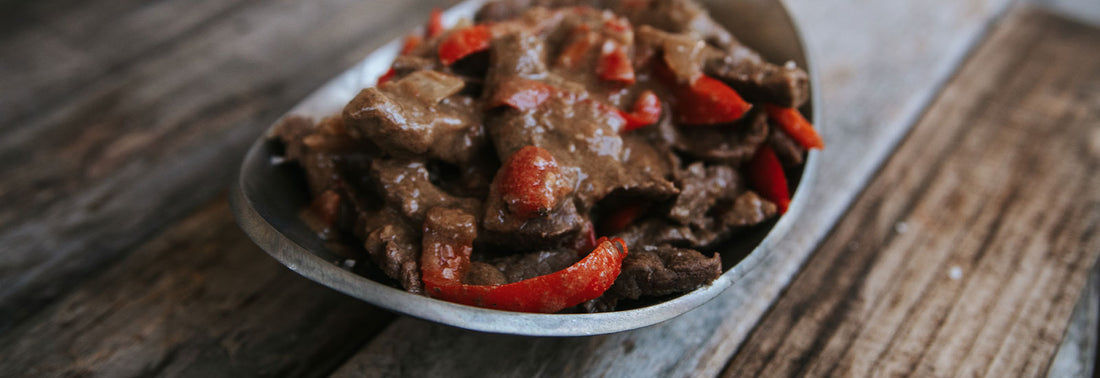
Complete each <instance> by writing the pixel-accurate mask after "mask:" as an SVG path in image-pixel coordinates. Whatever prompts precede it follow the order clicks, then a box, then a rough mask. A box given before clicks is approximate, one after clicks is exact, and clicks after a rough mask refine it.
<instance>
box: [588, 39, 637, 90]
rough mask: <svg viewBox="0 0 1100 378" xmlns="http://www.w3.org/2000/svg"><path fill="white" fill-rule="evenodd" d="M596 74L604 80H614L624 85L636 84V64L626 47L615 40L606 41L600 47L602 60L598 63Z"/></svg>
mask: <svg viewBox="0 0 1100 378" xmlns="http://www.w3.org/2000/svg"><path fill="white" fill-rule="evenodd" d="M596 75H597V76H599V77H600V79H601V80H604V81H614V82H618V83H621V84H624V85H630V84H634V66H632V65H631V63H630V57H629V56H627V54H626V47H624V46H623V45H622V44H620V43H618V42H615V41H611V40H608V41H604V43H603V46H602V47H601V48H600V60H599V64H597V65H596Z"/></svg>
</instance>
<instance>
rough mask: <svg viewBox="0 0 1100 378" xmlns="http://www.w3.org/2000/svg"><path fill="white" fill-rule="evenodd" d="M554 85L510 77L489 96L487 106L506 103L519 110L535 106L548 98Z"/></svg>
mask: <svg viewBox="0 0 1100 378" xmlns="http://www.w3.org/2000/svg"><path fill="white" fill-rule="evenodd" d="M553 92H554V87H552V86H550V85H549V84H546V83H543V82H541V81H535V80H528V79H512V80H507V81H505V82H503V83H502V84H501V85H500V87H498V88H497V89H496V91H495V92H493V94H492V96H491V97H490V98H489V102H488V106H489V107H490V108H495V107H498V106H502V105H508V106H511V107H513V108H516V109H519V110H531V109H534V108H537V107H538V106H539V105H540V104H542V103H543V101H546V99H548V98H550V94H552V93H553Z"/></svg>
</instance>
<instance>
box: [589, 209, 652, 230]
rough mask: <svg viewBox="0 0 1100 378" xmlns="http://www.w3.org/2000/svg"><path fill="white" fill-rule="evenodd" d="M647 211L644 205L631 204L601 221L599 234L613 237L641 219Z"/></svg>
mask: <svg viewBox="0 0 1100 378" xmlns="http://www.w3.org/2000/svg"><path fill="white" fill-rule="evenodd" d="M644 210H645V208H644V207H642V204H638V203H635V204H629V205H626V206H623V207H620V208H618V209H616V210H615V211H613V212H611V214H608V215H607V216H606V217H604V218H603V219H601V220H600V226H599V227H598V228H599V232H600V234H603V235H611V234H615V233H618V232H619V231H622V230H624V229H626V227H627V226H629V225H631V224H633V223H634V221H636V220H638V218H641V216H642V212H643V211H644Z"/></svg>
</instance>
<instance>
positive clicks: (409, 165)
mask: <svg viewBox="0 0 1100 378" xmlns="http://www.w3.org/2000/svg"><path fill="white" fill-rule="evenodd" d="M370 175H371V177H373V178H374V179H375V180H376V183H377V191H378V193H379V194H380V195H381V196H382V198H383V200H385V201H386V202H387V203H388V204H389V205H391V206H394V207H395V208H396V209H398V210H399V212H400V214H401V215H403V216H405V217H406V218H408V219H409V220H412V221H416V222H419V221H422V220H423V219H424V215H425V213H427V212H428V210H429V209H431V208H433V207H438V206H446V207H455V208H459V209H463V210H466V211H467V212H469V213H471V214H477V213H479V212H480V203H479V201H478V200H477V199H474V198H462V197H455V196H452V195H450V194H448V193H447V192H444V191H443V190H442V189H440V188H439V187H437V186H436V185H435V184H433V183H432V182H431V178H430V177H429V173H428V170H427V168H426V166H425V164H424V163H423V162H421V161H416V160H398V159H376V160H374V163H373V164H371V169H370Z"/></svg>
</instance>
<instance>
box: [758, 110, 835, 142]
mask: <svg viewBox="0 0 1100 378" xmlns="http://www.w3.org/2000/svg"><path fill="white" fill-rule="evenodd" d="M764 110H766V111H767V112H768V117H770V118H771V119H772V120H774V121H775V123H777V124H779V127H781V128H783V131H784V132H786V133H787V135H790V136H791V138H792V139H794V140H795V141H796V142H798V144H801V145H802V147H805V148H807V149H811V148H817V149H822V148H825V141H824V140H822V139H821V135H818V133H817V131H816V130H814V126H813V125H812V124H810V121H807V120H806V117H803V116H802V113H799V112H798V109H795V108H785V107H782V106H778V105H773V104H766V105H764Z"/></svg>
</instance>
